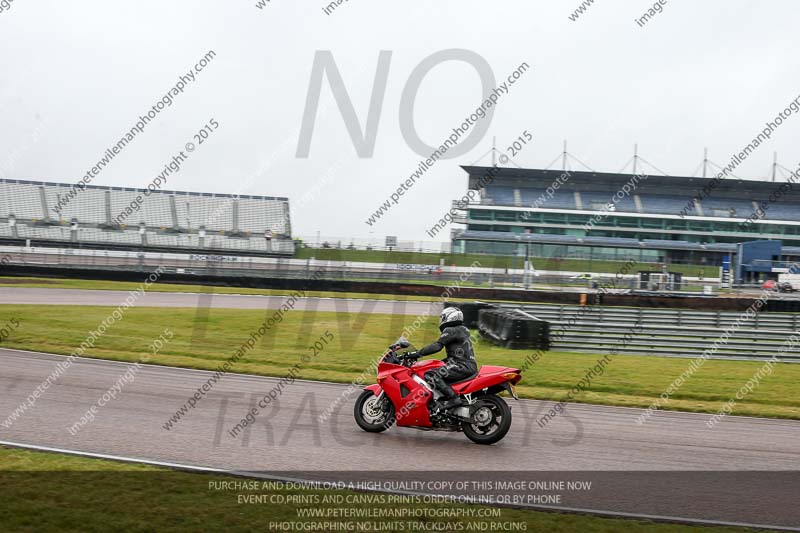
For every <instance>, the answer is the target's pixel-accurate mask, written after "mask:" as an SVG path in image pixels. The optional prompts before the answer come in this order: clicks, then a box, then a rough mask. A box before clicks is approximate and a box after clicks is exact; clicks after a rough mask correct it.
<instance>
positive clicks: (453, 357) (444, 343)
mask: <svg viewBox="0 0 800 533" xmlns="http://www.w3.org/2000/svg"><path fill="white" fill-rule="evenodd" d="M442 348H444V349H445V350H446V353H447V357H445V358H444V362H445V364H448V365H450V364H453V365H458V366H460V367H462V368H465V369H469V370H471V371H473V372H475V371H476V370H477V369H478V366H477V363H476V362H475V352H474V351H473V350H472V339H470V336H469V330H468V329H467V328H466V327H465V326H450V327H446V328H444V329H443V330H442V334H441V336H440V337H439V339H438V340H437V341H436V342H434V343H433V344H429V345H428V346H425V347H424V348H421V349H420V350H419V351H418V352H417V353H418V354H419V355H421V356H423V357H424V356H426V355H430V354H433V353H436V352H439V351H441V350H442Z"/></svg>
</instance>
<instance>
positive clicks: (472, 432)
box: [461, 396, 511, 444]
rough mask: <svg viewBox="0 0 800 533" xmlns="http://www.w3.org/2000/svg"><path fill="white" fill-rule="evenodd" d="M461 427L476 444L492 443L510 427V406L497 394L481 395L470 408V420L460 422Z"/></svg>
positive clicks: (501, 436)
mask: <svg viewBox="0 0 800 533" xmlns="http://www.w3.org/2000/svg"><path fill="white" fill-rule="evenodd" d="M461 429H462V430H463V431H464V435H466V436H467V438H468V439H469V440H471V441H472V442H474V443H476V444H494V443H495V442H497V441H499V440H500V439H502V438H503V437H505V436H506V433H508V430H509V429H511V408H510V407H509V406H508V404H507V403H506V402H505V400H503V399H502V398H500V397H499V396H482V397H481V398H479V399H478V401H477V408H475V409H474V410H472V422H462V423H461Z"/></svg>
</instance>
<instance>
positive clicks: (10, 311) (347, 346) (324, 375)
mask: <svg viewBox="0 0 800 533" xmlns="http://www.w3.org/2000/svg"><path fill="white" fill-rule="evenodd" d="M111 310H112V309H111V308H106V307H90V306H86V307H74V308H72V307H57V306H30V305H0V326H2V325H3V324H6V323H8V322H10V321H11V320H12V319H14V320H16V321H17V322H19V324H20V325H19V327H18V328H17V329H15V330H14V331H12V332H11V334H10V335H9V336H8V338H6V339H5V340H3V342H2V344H1V346H3V347H7V348H19V349H28V350H35V351H43V352H52V353H58V354H69V353H71V352H72V351H73V350H74V349H75V348H76V347H77V346H79V345H80V343H81V342H82V341H83V340H84V339H85V337H86V335H87V333H88V332H89V331H90V330H93V329H95V328H97V326H98V325H99V324H100V323H101V322H102V321H103V320H104V319H106V317H107V316H108V315H109V313H110V311H111ZM271 313H272V312H270V314H271ZM265 317H266V314H265V312H264V311H251V310H238V309H210V310H207V312H205V313H198V312H197V311H196V310H195V309H172V308H169V309H164V308H132V309H130V310H128V311H127V312H126V314H125V317H124V319H123V320H122V321H121V322H117V323H116V324H114V325H113V326H112V327H110V328H109V329H108V330H107V332H106V334H105V335H104V336H103V337H102V338H101V339H100V340H99V341H98V342H97V344H96V345H95V347H94V348H92V349H90V350H89V351H88V352H87V353H88V356H91V357H100V358H106V359H114V360H119V361H139V360H140V359H141V358H142V357H144V356H145V355H147V351H148V345H149V343H150V342H151V341H152V340H153V339H155V338H157V337H158V336H159V335H160V334H161V333H162V332H163V330H164V328H167V327H168V328H170V329H171V330H172V331H173V332H174V335H175V336H174V338H173V339H172V341H171V342H170V343H169V344H168V345H167V346H166V347H165V348H164V349H163V350H162V351H161V353H159V354H158V355H157V356H156V357H154V358H152V359H150V361H151V362H152V363H157V364H164V365H170V366H180V367H189V368H200V369H212V368H216V367H217V365H219V364H220V363H221V362H223V361H225V360H226V359H227V358H228V357H230V356H231V355H232V354H233V353H234V351H235V350H236V349H237V348H238V347H239V346H240V345H241V344H242V343H243V342H245V341H246V340H247V339H248V338H249V336H250V333H251V332H252V331H253V330H254V329H256V328H257V327H258V326H259V324H261V322H262V321H263V320H264V319H265ZM436 319H437V317H436V316H433V317H430V318H428V319H427V320H425V321H424V322H423V324H422V326H421V327H420V328H419V329H418V330H417V331H415V332H414V333H413V334H412V335H411V338H410V340H411V341H412V342H414V343H415V344H416V345H417V346H418V347H419V346H422V345H424V344H427V343H428V342H431V341H433V340H434V339H435V338H436V337H437V336H438V329H437V327H436ZM413 321H414V317H411V316H402V315H381V314H368V313H361V314H357V313H333V312H317V313H303V312H301V311H290V312H289V313H287V314H286V316H285V318H284V320H283V321H282V322H281V323H280V324H278V325H277V326H275V327H274V328H272V329H270V330H269V332H268V333H267V335H265V337H264V339H263V342H259V343H258V344H257V345H256V346H255V349H253V350H252V351H250V352H249V353H248V354H247V355H246V356H245V357H243V358H242V359H241V360H240V361H239V362H238V363H237V364H236V366H235V369H234V371H235V372H241V373H249V374H258V375H266V376H282V375H285V374H286V372H287V370H288V369H289V368H290V367H291V366H293V365H294V364H295V363H298V362H300V360H301V358H302V357H303V356H304V355H313V354H312V352H311V351H310V350H309V346H310V345H311V344H313V343H314V342H315V341H316V340H318V339H319V338H320V337H321V336H323V335H324V334H325V332H326V331H330V332H331V333H332V334H333V335H334V337H335V339H334V341H333V342H332V344H331V345H330V346H328V347H326V348H325V349H324V350H323V351H322V353H321V354H320V355H319V356H317V357H313V358H312V359H311V360H310V361H309V362H307V363H301V369H302V370H301V377H302V378H305V379H313V380H324V381H333V382H342V383H347V382H351V381H352V380H353V379H355V378H357V377H358V376H359V375H360V374H361V373H362V372H363V371H364V369H365V368H367V367H368V366H369V365H370V362H371V361H372V360H373V359H374V358H375V357H376V356H379V355H380V354H381V353H382V352H383V351H384V349H385V347H386V346H387V345H388V344H389V343H390V342H391V341H393V340H394V339H395V338H396V337H397V336H398V335H399V334H400V332H401V331H402V330H403V328H404V327H406V326H410V325H411V324H412V322H413ZM193 337H195V342H194V343H193V342H192V339H193ZM476 352H477V356H478V361H479V363H480V364H485V365H492V364H494V365H507V366H521V365H522V363H523V361H524V359H525V357H526V356H528V355H529V352H527V351H520V350H506V349H502V348H498V347H496V346H493V345H491V344H489V343H486V342H483V341H481V342H478V343H477V345H476ZM599 357H600V356H599V355H593V354H578V353H560V352H547V353H546V354H545V355H544V356H543V357H542V358H541V359H540V360H539V361H538V362H536V363H535V364H534V365H533V366H532V367H531V368H530V369H529V370H528V371H527V372H526V373H525V374H524V376H523V380H522V382H521V384H520V387H519V392H520V394H521V395H522V396H524V397H529V398H538V399H549V400H561V399H563V398H565V397H566V394H567V393H568V391H569V390H570V389H571V388H572V387H573V386H575V384H576V383H577V382H578V381H580V380H581V378H583V376H584V375H585V374H586V372H587V371H588V369H590V368H591V367H593V366H595V364H596V361H597V360H598V358H599ZM690 361H691V360H690V359H678V358H666V357H646V356H634V355H617V356H614V357H613V358H612V362H611V363H609V364H608V365H607V366H606V371H605V373H604V374H603V375H602V376H599V377H595V378H594V379H593V380H592V382H591V384H590V386H589V387H588V388H587V389H586V390H585V391H583V392H580V393H578V394H577V395H575V396H574V397H573V398H572V401H577V402H585V403H594V404H604V405H618V406H632V407H633V406H635V407H647V406H649V405H650V404H651V403H652V402H653V401H654V400H656V398H658V397H659V396H660V395H661V394H662V393H663V392H664V391H665V390H666V389H667V387H668V386H669V385H670V383H672V381H673V380H674V379H675V378H677V377H678V376H680V374H681V373H683V372H684V371H685V370H686V369H687V368H688V365H689V363H690ZM762 365H763V363H761V362H749V361H718V360H709V361H707V362H706V363H705V364H704V365H703V366H702V367H701V368H700V369H699V370H698V371H697V372H695V374H694V375H693V376H692V377H691V378H690V379H688V380H687V381H686V382H685V383H684V384H683V385H682V386H681V387H680V388H679V389H678V390H677V391H676V392H675V393H674V394H673V395H672V398H671V400H670V401H669V402H668V403H667V404H666V405H665V406H664V408H666V409H676V410H685V411H695V412H709V413H715V412H717V411H718V410H719V409H720V408H721V407H722V406H723V404H724V403H725V402H727V401H728V400H729V399H731V398H733V397H734V395H735V394H736V391H737V390H739V388H740V387H742V386H743V385H744V384H745V383H746V382H747V381H748V380H749V379H750V378H751V377H753V375H754V374H755V373H756V372H757V371H758V370H759V369H760V368H761V366H762ZM798 382H800V365H796V364H789V363H781V364H778V365H776V366H775V367H774V371H773V373H772V375H770V376H767V377H766V378H764V379H763V380H762V382H761V384H760V386H758V387H757V388H756V389H755V390H754V391H753V392H752V393H750V394H749V395H747V396H746V397H745V398H744V399H743V400H742V401H740V402H739V403H738V404H737V405H736V408H735V410H734V414H738V415H751V416H768V417H782V418H793V419H800V388H798V387H797V383H798Z"/></svg>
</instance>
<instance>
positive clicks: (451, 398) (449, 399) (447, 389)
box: [439, 383, 463, 411]
mask: <svg viewBox="0 0 800 533" xmlns="http://www.w3.org/2000/svg"><path fill="white" fill-rule="evenodd" d="M442 385H443V386H442V388H441V392H442V398H441V399H440V400H439V406H440V408H441V409H442V410H443V411H446V410H448V409H452V408H454V407H459V406H461V405H463V402H462V401H461V396H457V395H456V392H455V391H454V390H453V387H451V386H450V385H448V384H447V383H442Z"/></svg>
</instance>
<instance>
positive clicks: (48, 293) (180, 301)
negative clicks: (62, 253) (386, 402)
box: [0, 287, 444, 316]
mask: <svg viewBox="0 0 800 533" xmlns="http://www.w3.org/2000/svg"><path fill="white" fill-rule="evenodd" d="M442 290H444V288H443V289H442ZM128 294H129V293H128V292H127V291H107V290H89V289H36V288H24V287H0V304H30V305H58V306H62V305H69V306H73V305H96V306H107V307H117V306H118V305H120V304H121V303H122V302H124V301H125V298H127V297H128ZM287 298H288V292H287V296H262V295H257V294H252V295H251V294H214V293H213V291H211V292H210V293H207V294H206V293H202V294H201V293H181V292H146V293H145V294H144V295H143V296H141V297H140V298H139V300H138V301H137V303H136V305H137V306H138V307H189V308H192V307H195V308H196V307H211V308H216V309H278V308H279V307H280V306H281V305H283V303H284V302H285V301H286V299H287ZM439 305H441V304H440V303H439ZM430 306H431V302H414V301H400V300H362V299H355V298H348V299H345V298H316V297H312V298H299V299H298V301H297V303H296V305H295V307H294V308H295V309H296V310H300V311H302V310H305V309H309V308H310V309H315V310H317V311H334V312H350V313H376V314H404V315H414V316H416V315H419V314H421V313H424V312H425V311H426V310H428V309H430ZM437 314H438V313H437Z"/></svg>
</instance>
